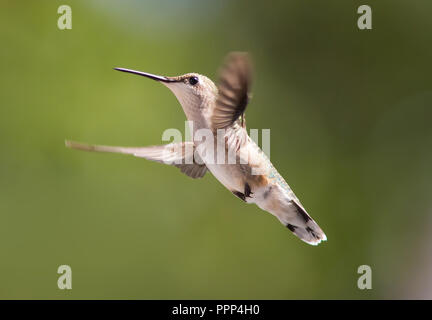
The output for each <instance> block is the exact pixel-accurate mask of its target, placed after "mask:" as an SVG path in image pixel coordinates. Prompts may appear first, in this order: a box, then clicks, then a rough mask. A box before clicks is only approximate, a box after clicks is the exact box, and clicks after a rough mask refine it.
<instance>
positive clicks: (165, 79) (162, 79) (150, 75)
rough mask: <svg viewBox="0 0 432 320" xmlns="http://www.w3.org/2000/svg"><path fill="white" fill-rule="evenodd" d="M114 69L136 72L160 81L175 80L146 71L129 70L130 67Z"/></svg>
mask: <svg viewBox="0 0 432 320" xmlns="http://www.w3.org/2000/svg"><path fill="white" fill-rule="evenodd" d="M114 70H117V71H122V72H129V73H133V74H137V75H139V76H144V77H147V78H150V79H153V80H156V81H162V82H175V81H176V80H175V79H172V78H168V77H163V76H157V75H155V74H151V73H147V72H142V71H136V70H131V69H125V68H114Z"/></svg>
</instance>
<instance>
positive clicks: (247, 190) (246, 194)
mask: <svg viewBox="0 0 432 320" xmlns="http://www.w3.org/2000/svg"><path fill="white" fill-rule="evenodd" d="M232 193H233V194H234V195H235V196H236V197H238V198H240V199H241V200H243V201H244V202H247V201H246V198H252V197H251V194H253V192H252V191H251V188H250V185H249V184H248V183H246V184H245V189H244V193H241V192H240V191H232Z"/></svg>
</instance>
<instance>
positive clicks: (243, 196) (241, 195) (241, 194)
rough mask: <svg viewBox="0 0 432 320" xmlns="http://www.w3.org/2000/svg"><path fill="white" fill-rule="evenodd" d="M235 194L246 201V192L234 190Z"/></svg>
mask: <svg viewBox="0 0 432 320" xmlns="http://www.w3.org/2000/svg"><path fill="white" fill-rule="evenodd" d="M232 193H233V195H235V196H236V197H237V198H240V199H241V200H243V201H244V202H246V198H245V195H244V193H241V192H239V191H232Z"/></svg>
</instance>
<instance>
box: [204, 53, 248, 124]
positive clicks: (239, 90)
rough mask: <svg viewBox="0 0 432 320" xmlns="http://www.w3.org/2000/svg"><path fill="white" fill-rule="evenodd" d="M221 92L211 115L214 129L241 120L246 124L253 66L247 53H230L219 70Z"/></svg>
mask: <svg viewBox="0 0 432 320" xmlns="http://www.w3.org/2000/svg"><path fill="white" fill-rule="evenodd" d="M219 77H220V79H219V86H218V89H219V94H218V98H217V100H216V105H215V107H214V109H213V114H212V116H211V126H212V128H213V129H214V130H216V129H223V128H226V127H228V126H230V125H232V124H233V123H234V122H235V121H237V120H239V121H240V123H241V126H242V127H244V126H245V119H244V112H245V110H246V106H247V104H248V102H249V98H250V89H251V84H252V66H251V62H250V59H249V56H248V54H247V53H240V52H233V53H230V54H229V55H228V56H227V57H226V59H225V63H224V64H223V66H222V68H221V70H220V72H219Z"/></svg>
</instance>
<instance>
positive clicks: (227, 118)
mask: <svg viewBox="0 0 432 320" xmlns="http://www.w3.org/2000/svg"><path fill="white" fill-rule="evenodd" d="M114 69H115V70H118V71H122V72H126V73H132V74H136V75H139V76H143V77H146V78H149V79H152V80H155V81H157V82H160V83H161V84H163V85H165V86H166V87H168V89H170V90H171V91H172V92H173V93H174V95H175V96H176V98H177V100H178V101H179V103H180V105H181V106H182V108H183V111H184V113H185V115H186V118H187V120H188V122H189V127H190V131H191V133H192V137H194V136H195V134H196V133H198V132H199V131H203V130H206V131H207V132H209V133H210V138H209V139H207V138H208V136H206V139H201V141H198V139H192V141H184V142H178V143H170V144H166V145H159V146H148V147H118V146H105V145H89V144H83V143H79V142H74V141H68V140H66V146H67V147H69V148H73V149H79V150H84V151H97V152H114V153H123V154H130V155H134V156H136V157H141V158H145V159H147V160H151V161H156V162H160V163H165V164H169V165H173V166H176V167H178V168H179V169H180V171H181V172H183V173H184V174H186V175H187V176H189V177H191V178H194V179H197V178H202V177H203V176H204V175H205V174H206V172H207V171H210V172H211V173H212V174H213V176H214V177H215V178H216V179H217V180H219V182H221V183H222V185H224V186H225V188H227V189H228V190H229V191H230V192H231V193H232V194H233V195H235V196H236V197H238V198H239V199H241V200H242V201H244V202H246V203H255V204H256V205H257V206H258V207H259V208H261V209H262V210H264V211H267V212H269V213H271V214H272V215H274V216H275V217H276V218H277V219H278V220H279V221H280V222H281V223H282V224H283V225H284V226H285V227H286V228H287V229H288V230H290V231H291V232H292V233H293V234H294V235H296V236H297V237H299V238H300V239H301V240H303V241H304V242H306V243H308V244H311V245H317V244H319V243H320V242H321V241H326V240H327V237H326V235H325V234H324V232H323V231H322V230H321V228H320V227H319V226H318V224H317V223H316V222H315V221H314V220H313V219H312V218H311V216H310V215H309V214H308V213H307V211H306V210H305V208H304V207H303V205H302V204H301V203H300V201H299V199H298V198H297V197H296V195H295V194H294V192H293V191H292V190H291V188H290V187H289V186H288V184H287V183H286V182H285V180H284V179H283V178H282V176H281V175H280V174H279V173H278V171H277V170H276V169H275V168H274V166H273V165H272V163H271V162H270V160H269V158H268V157H267V156H266V155H265V154H264V152H263V151H262V150H261V149H260V148H259V147H258V145H257V144H256V143H255V142H254V141H253V140H252V139H251V138H250V137H249V135H248V133H247V130H246V118H245V110H246V107H247V105H248V102H249V100H250V97H251V93H250V91H251V85H252V78H253V75H252V73H253V68H252V63H251V59H250V57H249V54H247V53H244V52H231V53H229V54H228V55H227V57H226V58H225V60H224V63H223V64H222V67H221V68H220V70H219V82H218V85H217V86H216V85H215V84H214V83H213V81H212V80H210V79H209V78H207V77H206V76H203V75H201V74H198V73H187V74H184V75H180V76H172V77H171V76H160V75H155V74H151V73H147V72H142V71H136V70H131V69H125V68H114ZM221 132H222V134H220V135H219V133H221ZM216 137H217V139H216ZM220 137H221V138H220ZM214 140H217V143H216V145H217V147H218V151H220V150H222V151H223V155H222V156H220V152H219V154H217V153H218V152H216V153H215V152H211V151H212V150H213V149H214V148H215V143H214ZM220 146H222V147H221V148H219V147H220ZM226 154H228V155H233V157H232V158H234V160H235V161H228V163H227V161H226V158H227V157H226ZM221 159H222V160H224V161H217V160H221Z"/></svg>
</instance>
